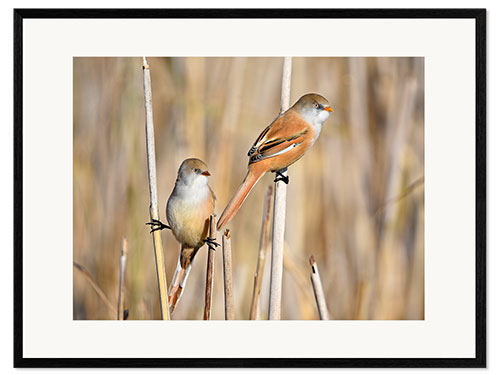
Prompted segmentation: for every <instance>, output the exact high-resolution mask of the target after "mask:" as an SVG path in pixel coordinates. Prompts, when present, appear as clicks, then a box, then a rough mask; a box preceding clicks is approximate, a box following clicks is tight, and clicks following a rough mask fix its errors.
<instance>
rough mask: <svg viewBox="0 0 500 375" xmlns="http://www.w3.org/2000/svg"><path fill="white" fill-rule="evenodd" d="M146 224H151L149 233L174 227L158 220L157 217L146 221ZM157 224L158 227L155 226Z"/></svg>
mask: <svg viewBox="0 0 500 375" xmlns="http://www.w3.org/2000/svg"><path fill="white" fill-rule="evenodd" d="M146 225H151V232H149V233H153V232H155V231H157V230H163V229H172V228H170V227H169V226H168V225H166V224H163V223H162V222H161V221H160V220H156V219H151V221H150V222H148V223H146ZM155 225H156V228H154V226H155Z"/></svg>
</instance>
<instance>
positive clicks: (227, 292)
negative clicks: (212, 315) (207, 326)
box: [222, 229, 234, 320]
mask: <svg viewBox="0 0 500 375" xmlns="http://www.w3.org/2000/svg"><path fill="white" fill-rule="evenodd" d="M222 258H223V263H222V265H223V268H224V316H225V318H226V320H234V301H233V266H232V260H231V234H230V232H229V229H226V231H225V232H224V235H223V236H222Z"/></svg>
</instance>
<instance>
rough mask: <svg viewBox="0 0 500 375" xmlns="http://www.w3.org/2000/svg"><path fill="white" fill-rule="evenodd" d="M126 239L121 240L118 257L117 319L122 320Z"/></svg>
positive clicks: (126, 250)
mask: <svg viewBox="0 0 500 375" xmlns="http://www.w3.org/2000/svg"><path fill="white" fill-rule="evenodd" d="M127 252H128V249H127V239H126V238H125V237H123V239H122V255H121V257H120V284H119V286H118V310H117V317H116V318H117V319H118V320H123V319H124V310H123V303H124V299H125V267H126V265H127Z"/></svg>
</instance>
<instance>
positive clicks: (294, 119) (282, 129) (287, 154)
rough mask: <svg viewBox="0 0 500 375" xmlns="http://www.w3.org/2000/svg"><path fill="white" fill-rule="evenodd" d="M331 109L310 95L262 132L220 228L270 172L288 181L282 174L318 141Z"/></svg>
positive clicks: (219, 223)
mask: <svg viewBox="0 0 500 375" xmlns="http://www.w3.org/2000/svg"><path fill="white" fill-rule="evenodd" d="M331 112H333V109H332V108H331V107H330V106H329V105H328V100H326V99H325V98H324V97H323V96H321V95H318V94H306V95H304V96H302V97H301V98H300V99H299V100H298V101H297V102H296V103H295V104H294V105H293V106H292V107H290V108H289V109H288V110H287V111H286V112H284V113H281V114H280V115H279V116H278V117H277V118H276V119H275V120H274V121H273V122H272V123H271V124H270V125H269V126H268V127H267V128H265V129H264V130H263V131H262V133H260V135H259V137H258V138H257V140H256V141H255V142H254V144H253V146H252V147H251V148H250V150H249V151H248V156H249V158H250V159H249V162H248V172H247V174H246V176H245V179H244V180H243V182H242V183H241V185H240V187H239V188H238V190H237V191H236V193H235V194H234V196H233V198H232V199H231V201H230V202H229V203H228V205H227V207H226V208H225V209H224V212H223V213H222V215H221V217H220V218H219V221H218V222H217V230H220V229H221V228H222V227H223V226H225V225H226V224H227V223H229V221H230V220H231V219H232V218H233V216H234V215H235V214H236V212H237V211H238V209H239V208H240V207H241V205H242V204H243V202H244V201H245V199H246V198H247V196H248V194H249V193H250V191H251V190H252V188H253V187H254V186H255V184H256V183H257V182H258V181H259V180H260V178H261V177H262V176H263V175H264V174H265V173H266V172H277V175H278V177H277V178H276V179H275V181H277V180H283V181H284V182H285V183H288V176H284V175H283V174H282V173H283V172H284V171H286V169H287V167H288V166H289V165H291V164H293V163H295V162H296V161H297V160H299V159H300V158H301V157H302V156H304V154H305V153H306V152H307V150H309V148H311V146H312V145H313V144H314V142H316V139H318V136H319V134H320V132H321V127H322V125H323V122H325V120H326V119H327V118H328V116H329V115H330V113H331Z"/></svg>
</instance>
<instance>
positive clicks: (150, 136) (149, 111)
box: [142, 57, 170, 320]
mask: <svg viewBox="0 0 500 375" xmlns="http://www.w3.org/2000/svg"><path fill="white" fill-rule="evenodd" d="M142 70H143V74H144V107H145V109H146V150H147V155H148V179H149V199H150V206H149V215H150V218H151V221H154V220H159V219H160V217H159V215H158V193H157V188H156V157H155V135H154V124H153V94H152V91H151V71H150V69H149V65H148V62H147V60H146V57H143V64H142ZM152 236H153V250H154V253H155V263H156V276H157V280H158V293H159V296H160V315H161V319H163V320H170V313H169V307H168V299H167V277H166V274H165V261H164V257H163V247H162V243H161V236H160V231H159V230H157V231H154V232H153V233H152Z"/></svg>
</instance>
